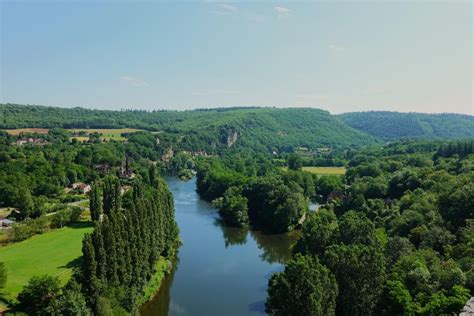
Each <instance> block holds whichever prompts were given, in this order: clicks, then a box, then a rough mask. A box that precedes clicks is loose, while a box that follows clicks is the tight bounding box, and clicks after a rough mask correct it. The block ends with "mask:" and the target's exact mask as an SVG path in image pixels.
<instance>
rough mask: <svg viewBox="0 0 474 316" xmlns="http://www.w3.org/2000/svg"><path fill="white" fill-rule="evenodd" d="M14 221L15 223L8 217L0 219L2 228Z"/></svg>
mask: <svg viewBox="0 0 474 316" xmlns="http://www.w3.org/2000/svg"><path fill="white" fill-rule="evenodd" d="M14 223H15V222H14V221H12V220H10V219H8V218H3V219H0V228H5V227H10V226H11V225H13V224H14Z"/></svg>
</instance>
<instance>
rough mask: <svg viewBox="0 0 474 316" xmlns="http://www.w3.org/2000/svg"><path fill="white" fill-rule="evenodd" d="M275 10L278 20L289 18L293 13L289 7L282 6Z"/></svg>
mask: <svg viewBox="0 0 474 316" xmlns="http://www.w3.org/2000/svg"><path fill="white" fill-rule="evenodd" d="M273 10H275V12H276V13H277V16H278V18H284V17H287V16H288V15H289V14H290V11H291V10H290V9H288V8H287V7H281V6H276V7H273Z"/></svg>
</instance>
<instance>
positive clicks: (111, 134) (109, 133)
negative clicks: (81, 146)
mask: <svg viewBox="0 0 474 316" xmlns="http://www.w3.org/2000/svg"><path fill="white" fill-rule="evenodd" d="M68 131H70V132H73V133H79V132H85V133H87V134H92V133H100V134H102V137H101V139H105V140H125V137H122V136H121V135H120V134H123V133H135V132H139V131H142V130H141V129H136V128H117V129H106V128H71V129H68ZM74 138H77V139H78V140H79V141H85V140H88V138H87V137H84V136H82V137H81V136H74Z"/></svg>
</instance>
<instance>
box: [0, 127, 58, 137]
mask: <svg viewBox="0 0 474 316" xmlns="http://www.w3.org/2000/svg"><path fill="white" fill-rule="evenodd" d="M2 131H5V132H7V133H8V134H10V135H15V136H16V135H20V134H22V133H37V134H48V131H49V129H47V128H16V129H3V130H2Z"/></svg>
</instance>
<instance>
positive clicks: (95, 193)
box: [89, 183, 102, 221]
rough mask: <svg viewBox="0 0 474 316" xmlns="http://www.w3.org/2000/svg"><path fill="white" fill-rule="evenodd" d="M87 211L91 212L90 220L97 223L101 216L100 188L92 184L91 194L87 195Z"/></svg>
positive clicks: (96, 184)
mask: <svg viewBox="0 0 474 316" xmlns="http://www.w3.org/2000/svg"><path fill="white" fill-rule="evenodd" d="M89 209H90V211H91V220H93V221H98V220H99V218H100V215H101V214H102V201H101V194H100V186H99V184H98V183H94V185H93V186H92V190H91V193H90V195H89Z"/></svg>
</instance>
